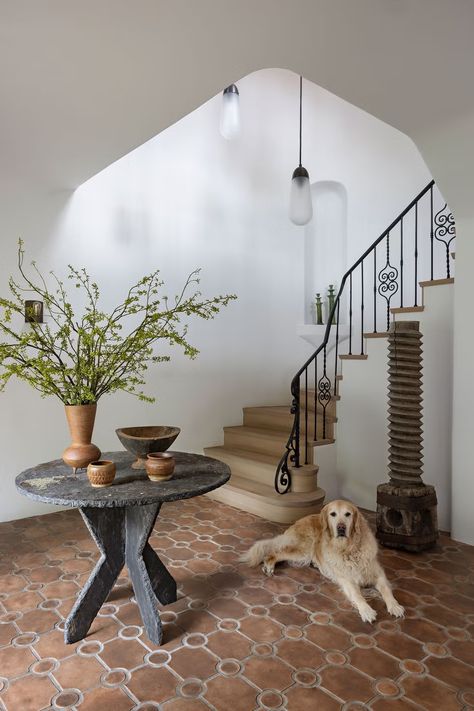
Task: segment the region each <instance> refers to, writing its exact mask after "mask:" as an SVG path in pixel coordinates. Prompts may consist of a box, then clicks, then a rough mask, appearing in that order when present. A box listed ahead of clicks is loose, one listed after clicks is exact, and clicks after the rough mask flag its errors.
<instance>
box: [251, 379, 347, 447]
mask: <svg viewBox="0 0 474 711" xmlns="http://www.w3.org/2000/svg"><path fill="white" fill-rule="evenodd" d="M311 392H312V395H311V402H310V391H309V390H308V410H311V412H313V413H314V390H313V391H311ZM304 404H305V400H304V396H302V399H301V408H302V409H304ZM310 405H312V407H310ZM243 412H244V422H243V424H244V426H245V427H252V428H254V429H264V430H276V431H280V432H285V433H286V435H287V436H288V435H289V434H290V432H291V428H292V427H293V422H294V415H292V414H291V413H290V408H289V406H287V405H274V406H266V407H265V406H263V407H244V408H243ZM322 416H323V409H322V407H321V406H319V407H318V423H317V424H318V432H320V433H321V434H322V425H323V423H322ZM335 419H336V418H335V417H334V415H333V414H332V411H330V409H329V406H328V408H327V410H326V431H327V434H331V436H332V434H333V432H332V430H331V431H330V432H329V430H328V425H329V424H332V423H333V422H334V421H335ZM319 420H321V421H320V422H319ZM301 431H302V432H304V431H305V423H304V417H303V416H302V417H301ZM308 432H309V433H310V434H311V436H312V435H313V434H314V415H313V416H312V417H310V418H309V419H308Z"/></svg>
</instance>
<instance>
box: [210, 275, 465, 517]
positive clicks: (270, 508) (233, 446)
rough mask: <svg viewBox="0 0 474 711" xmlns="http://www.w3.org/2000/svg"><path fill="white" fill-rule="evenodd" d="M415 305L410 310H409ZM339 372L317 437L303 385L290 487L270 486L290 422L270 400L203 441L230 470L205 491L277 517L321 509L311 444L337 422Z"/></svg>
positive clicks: (322, 441) (325, 440)
mask: <svg viewBox="0 0 474 711" xmlns="http://www.w3.org/2000/svg"><path fill="white" fill-rule="evenodd" d="M453 283H454V279H453V278H450V279H435V280H432V281H428V282H420V287H421V288H422V290H423V301H424V290H425V289H426V288H429V287H433V286H444V285H447V284H453ZM415 309H416V310H415ZM415 309H414V308H413V307H406V308H403V309H400V308H392V309H391V312H392V317H393V318H394V319H399V318H403V315H404V314H407V316H408V317H409V315H410V314H411V313H418V312H421V311H423V310H424V306H418V307H415ZM387 336H388V333H387V332H379V333H364V337H365V338H367V339H370V338H386V337H387ZM339 358H340V360H341V361H342V362H344V361H345V360H351V359H352V360H361V361H364V360H367V358H368V355H367V354H364V356H363V357H362V358H361V356H360V355H355V356H347V355H344V354H342V355H340V356H339ZM342 380H343V375H341V374H339V375H337V376H336V381H337V390H336V395H334V396H333V397H332V399H331V401H330V402H329V404H328V405H327V408H326V428H325V429H326V431H325V437H323V432H322V420H323V418H322V417H321V415H322V408H321V406H320V405H319V404H318V413H319V415H320V416H319V417H318V420H317V438H316V439H315V437H314V419H313V418H312V417H311V413H314V401H315V400H314V390H313V389H311V388H308V393H307V404H308V408H307V409H308V434H309V439H310V444H311V446H310V448H309V452H308V455H309V461H310V462H312V463H311V464H308V465H304V466H301V467H299V468H298V469H292V490H291V491H290V492H288V493H287V494H284V495H281V494H278V493H277V492H276V491H275V488H274V482H275V470H276V467H277V464H278V461H279V459H280V457H281V455H282V452H283V451H284V449H285V445H286V442H287V440H288V436H289V434H290V432H291V427H292V424H293V415H292V414H291V413H290V406H289V405H272V406H268V405H267V406H265V405H264V406H260V407H244V408H243V424H242V425H237V426H231V427H224V444H223V445H222V446H218V447H206V448H205V449H204V452H205V454H206V455H208V456H209V457H214V458H215V459H220V460H221V461H223V462H225V463H226V464H228V465H229V467H230V468H231V471H232V476H231V478H230V481H229V483H228V484H226V485H225V486H223V487H221V488H220V489H217V490H215V491H212V492H210V493H209V494H207V496H209V497H210V498H212V499H215V500H216V501H221V502H223V503H226V504H229V505H230V506H235V507H236V508H239V509H242V510H244V511H249V512H250V513H254V514H256V515H258V516H262V517H263V518H266V519H268V520H270V521H276V522H278V523H284V524H288V523H292V522H293V521H296V520H297V519H298V518H301V517H302V516H306V515H308V514H310V513H317V512H318V511H320V510H321V508H322V506H323V503H324V497H325V492H324V490H323V489H321V488H320V487H319V486H318V483H317V474H318V466H317V465H316V464H315V463H313V454H314V447H319V446H324V445H328V444H333V443H334V442H335V436H336V435H335V427H336V423H337V417H336V405H337V401H338V400H339V399H340V394H339V386H340V385H341V381H342ZM305 403H306V393H305V391H302V392H301V405H302V408H303V407H304V406H305ZM305 431H306V428H305V418H304V415H303V411H302V417H301V435H302V436H301V442H300V447H301V451H303V448H304V444H305V436H304V435H305Z"/></svg>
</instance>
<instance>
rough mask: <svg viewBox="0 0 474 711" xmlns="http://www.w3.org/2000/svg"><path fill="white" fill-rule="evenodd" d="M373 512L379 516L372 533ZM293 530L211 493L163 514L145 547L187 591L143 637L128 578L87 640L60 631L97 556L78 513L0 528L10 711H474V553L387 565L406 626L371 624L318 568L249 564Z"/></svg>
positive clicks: (0, 641)
mask: <svg viewBox="0 0 474 711" xmlns="http://www.w3.org/2000/svg"><path fill="white" fill-rule="evenodd" d="M373 518H374V517H373V516H372V515H369V520H370V522H371V524H372V525H373ZM281 530H282V527H281V526H278V525H276V524H271V523H269V522H267V521H264V520H262V519H259V518H257V517H255V516H252V515H251V514H247V513H244V512H240V511H237V510H235V509H232V508H230V507H228V506H224V505H223V504H218V503H215V502H211V501H210V500H208V499H206V498H205V497H201V498H199V499H194V500H190V501H180V502H176V503H171V504H166V505H164V506H163V508H162V511H161V514H160V517H159V519H158V521H157V524H156V526H155V530H154V531H153V533H152V536H151V539H150V542H151V544H152V546H153V547H154V548H155V549H156V550H157V552H159V554H160V556H161V557H162V559H163V561H164V562H165V563H166V565H167V566H168V567H169V568H170V570H171V571H172V574H173V575H174V576H175V578H176V580H177V583H178V590H179V597H178V601H177V602H176V603H174V604H172V605H168V606H167V607H166V608H160V609H161V613H162V620H163V623H164V641H163V644H162V645H161V647H157V646H156V645H154V644H152V643H151V642H150V641H149V639H148V638H147V636H146V633H145V632H144V630H143V625H142V621H141V618H140V614H139V611H138V607H137V605H136V603H135V600H134V598H133V590H132V587H131V584H130V581H129V578H128V574H127V571H126V570H124V571H123V572H122V574H121V575H120V577H119V579H118V581H117V584H116V586H115V588H114V590H113V591H112V592H111V594H110V596H109V599H108V600H107V602H106V604H105V605H103V606H102V608H101V610H100V613H99V615H98V617H97V618H96V620H95V621H94V623H93V625H92V627H91V629H90V631H89V634H88V635H87V637H86V639H85V640H83V641H82V642H80V643H76V644H72V645H65V644H64V640H63V628H64V621H65V617H67V615H68V613H69V610H70V609H71V607H72V605H73V604H74V601H75V599H76V596H77V594H78V593H79V590H80V588H81V587H82V585H83V584H84V582H85V581H86V580H87V577H88V574H89V572H90V570H91V569H92V567H93V565H94V564H95V562H96V561H97V559H98V552H97V549H96V547H95V544H94V542H93V541H92V540H91V538H90V536H89V534H88V532H87V530H86V529H85V527H84V525H83V523H82V519H81V518H80V516H79V514H78V512H77V511H64V512H56V513H54V514H48V515H45V516H35V517H32V518H30V519H23V520H21V521H13V522H9V523H3V524H0V709H1V710H2V711H58V710H59V709H62V708H64V709H76V710H78V711H88V710H91V711H92V710H94V711H96V710H97V709H99V710H100V711H102V710H104V711H108V710H109V709H110V711H127V710H129V711H132V710H133V711H152V710H155V711H259V710H262V709H263V710H266V711H272V710H274V711H282V710H283V711H300V710H304V711H307V710H308V709H318V711H326V709H327V710H328V711H336V710H337V709H339V710H340V711H356V709H373V710H374V711H416V710H417V709H418V711H419V710H420V709H425V710H427V711H451V710H453V711H455V710H456V711H457V710H459V711H461V710H462V711H467V710H468V709H471V708H474V547H469V546H465V545H462V544H460V543H457V542H455V541H453V540H451V539H450V538H449V537H448V536H445V535H443V536H441V537H440V542H439V545H438V546H437V547H436V548H435V549H434V550H433V551H428V552H425V553H423V554H421V555H419V556H416V555H413V554H408V553H407V554H405V553H403V552H399V551H392V550H389V549H384V550H382V551H381V559H382V562H383V564H384V565H385V566H386V569H387V573H388V576H389V578H390V579H391V581H392V584H393V587H394V590H395V594H396V595H397V597H398V598H399V600H400V602H401V603H402V604H404V605H405V607H406V609H407V615H406V618H405V619H404V620H394V619H392V618H390V616H389V615H388V614H387V612H386V610H385V609H384V606H383V603H382V602H381V601H380V599H378V597H377V595H376V594H375V593H374V592H373V591H368V592H367V595H368V597H369V598H370V604H371V605H373V606H374V608H375V609H376V610H377V612H378V617H377V621H376V622H375V623H374V624H373V625H369V624H366V623H364V622H362V621H361V620H360V618H359V617H358V615H357V613H356V612H355V611H354V610H352V609H351V607H350V605H349V604H348V603H347V601H346V600H345V598H344V596H343V595H342V594H341V593H340V591H338V590H337V589H336V588H335V587H334V586H333V585H332V583H330V582H329V581H327V580H325V579H322V578H321V576H320V575H319V573H318V572H317V571H316V570H314V569H311V568H292V567H290V566H287V565H282V566H281V567H279V568H278V569H277V571H276V574H275V576H274V577H273V578H266V577H265V576H263V575H262V573H261V571H260V570H258V569H256V570H251V569H248V568H246V567H245V566H243V565H242V564H241V563H240V562H239V556H240V554H241V552H242V551H243V550H245V549H246V548H247V547H248V546H250V545H251V544H252V543H253V542H254V541H255V540H257V539H259V538H263V537H268V536H272V535H275V534H277V533H279V532H281Z"/></svg>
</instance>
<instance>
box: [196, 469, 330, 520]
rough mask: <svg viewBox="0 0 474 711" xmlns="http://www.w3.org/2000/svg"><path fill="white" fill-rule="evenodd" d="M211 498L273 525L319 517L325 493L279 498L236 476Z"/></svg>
mask: <svg viewBox="0 0 474 711" xmlns="http://www.w3.org/2000/svg"><path fill="white" fill-rule="evenodd" d="M207 496H209V497H210V498H211V499H214V500H215V501H221V502H222V503H225V504H228V505H229V506H235V507H236V508H238V509H240V510H243V511H248V512H249V513H253V514H256V515H257V516H261V517H262V518H265V519H267V520H269V521H275V522H277V523H285V524H289V523H293V522H294V521H297V520H298V519H299V518H301V517H302V516H307V515H309V514H312V513H318V512H319V511H320V510H321V508H322V506H323V503H324V497H325V492H324V491H323V489H321V488H319V487H318V488H317V489H316V490H315V491H310V492H305V493H301V494H296V493H293V492H289V493H288V494H277V492H276V491H275V489H274V488H273V486H268V485H266V484H262V483H261V482H257V481H249V480H248V479H244V478H242V477H239V476H235V475H234V474H232V476H231V478H230V480H229V482H228V483H227V484H224V486H221V487H219V488H218V489H215V490H214V491H211V492H209V494H207Z"/></svg>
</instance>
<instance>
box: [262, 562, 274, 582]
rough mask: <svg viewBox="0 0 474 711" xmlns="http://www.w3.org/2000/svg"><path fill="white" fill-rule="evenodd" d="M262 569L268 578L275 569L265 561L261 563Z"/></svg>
mask: <svg viewBox="0 0 474 711" xmlns="http://www.w3.org/2000/svg"><path fill="white" fill-rule="evenodd" d="M262 571H263V573H264V575H266V576H267V577H268V578H271V577H272V575H273V573H274V571H275V568H274V567H273V566H271V565H268V564H267V563H264V564H263V565H262Z"/></svg>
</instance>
